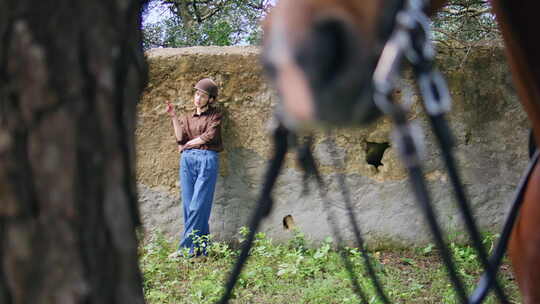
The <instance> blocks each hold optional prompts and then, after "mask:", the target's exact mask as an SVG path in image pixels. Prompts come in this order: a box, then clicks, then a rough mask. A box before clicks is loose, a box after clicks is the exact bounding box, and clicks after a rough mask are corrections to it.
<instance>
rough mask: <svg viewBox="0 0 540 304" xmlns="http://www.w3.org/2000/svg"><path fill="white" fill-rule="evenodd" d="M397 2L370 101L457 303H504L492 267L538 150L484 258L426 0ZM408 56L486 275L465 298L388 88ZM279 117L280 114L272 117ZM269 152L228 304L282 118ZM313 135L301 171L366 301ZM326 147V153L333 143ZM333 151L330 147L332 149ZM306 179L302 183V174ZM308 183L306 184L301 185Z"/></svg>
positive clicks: (403, 118)
mask: <svg viewBox="0 0 540 304" xmlns="http://www.w3.org/2000/svg"><path fill="white" fill-rule="evenodd" d="M401 3H402V4H403V3H404V5H401V6H400V8H399V9H398V10H397V11H396V13H395V17H394V18H395V22H392V23H393V30H392V31H391V35H390V37H389V39H388V40H387V42H386V44H385V45H384V47H383V50H382V53H381V56H380V58H379V61H378V63H377V66H376V69H375V72H374V75H373V84H374V88H375V93H374V102H375V104H376V105H377V106H378V108H379V109H380V110H381V112H382V113H384V114H386V115H388V116H390V117H391V118H392V120H393V122H394V124H395V129H394V131H393V139H394V143H395V144H396V146H397V148H398V152H399V154H400V156H401V158H402V160H403V163H404V166H405V168H406V170H407V172H408V175H409V181H410V183H411V187H412V190H413V192H414V194H415V196H416V198H417V202H418V204H419V206H420V208H421V210H422V211H423V213H424V216H425V218H426V220H427V222H428V225H429V227H430V230H431V232H432V234H433V238H434V241H435V243H436V245H437V247H438V249H439V252H440V255H441V257H442V260H443V262H444V264H445V266H446V269H447V271H448V275H449V278H450V280H451V281H452V284H453V286H454V288H455V290H456V293H457V296H458V298H459V301H460V302H461V303H466V304H476V303H482V302H483V300H484V299H485V297H486V295H487V294H488V292H489V291H490V290H491V289H494V291H495V294H496V296H497V298H498V299H499V301H500V302H501V303H509V302H508V300H507V298H506V295H505V294H504V291H503V290H502V288H501V286H500V284H499V283H498V282H497V279H496V276H497V270H498V267H499V266H500V264H501V260H502V257H503V256H504V253H505V251H506V247H507V244H508V240H509V238H510V234H511V230H512V227H513V224H514V222H515V220H516V218H517V215H518V212H519V208H520V206H521V202H522V198H523V193H524V190H525V187H526V185H527V182H528V179H529V177H530V174H531V172H532V169H533V168H534V166H535V165H536V163H537V161H538V157H539V153H538V152H536V153H535V155H534V156H533V158H532V159H531V163H530V164H529V167H528V168H527V170H526V171H525V174H524V176H523V178H522V180H521V182H520V184H519V187H518V189H517V191H516V194H515V196H514V200H513V203H512V209H511V211H510V213H509V215H508V217H507V219H506V222H505V224H504V228H503V231H502V233H501V237H500V239H499V242H498V243H497V247H496V248H495V250H494V252H493V254H492V255H491V256H489V257H488V254H487V252H486V250H485V248H484V246H483V245H482V241H481V237H480V233H479V230H478V228H477V225H476V223H475V220H474V218H473V215H472V211H471V208H470V204H469V202H468V200H467V197H466V194H465V191H464V187H463V186H462V183H461V181H460V177H459V174H458V171H457V167H456V163H455V160H454V157H453V154H452V149H453V147H454V140H453V136H452V133H451V130H450V128H449V127H448V123H447V121H446V119H445V114H446V113H447V112H448V111H449V110H450V104H451V101H450V94H449V91H448V88H447V85H446V81H445V80H444V78H443V76H442V75H441V73H440V72H439V71H438V70H437V69H436V68H435V67H434V56H435V51H434V49H433V45H432V42H431V39H430V31H429V21H430V20H429V18H428V17H427V16H426V15H425V13H424V11H425V8H426V1H424V0H403V1H401ZM404 59H405V60H406V61H407V62H408V63H409V64H410V65H411V66H412V68H413V71H414V75H415V77H416V79H417V82H418V87H419V89H420V93H421V96H422V101H423V107H424V109H425V111H426V113H427V115H428V117H429V121H430V124H431V128H432V130H433V132H434V134H435V136H436V138H437V143H438V145H439V148H440V150H441V153H442V157H443V160H444V163H445V165H446V168H447V171H448V176H449V178H450V179H449V180H450V182H451V184H452V188H453V193H454V196H455V199H456V201H457V203H458V205H459V207H460V208H459V209H460V212H461V214H462V217H463V220H464V222H465V227H466V229H467V231H468V233H469V235H470V237H471V240H472V244H473V247H474V248H475V250H476V252H477V254H478V257H479V259H480V263H481V264H482V266H483V267H484V270H485V273H484V274H483V275H482V277H481V279H480V282H479V283H478V285H477V287H476V288H475V290H474V292H473V293H472V295H471V296H470V297H469V296H467V291H466V289H465V287H464V284H463V282H462V281H461V279H460V278H459V276H458V272H457V270H456V267H455V264H454V261H453V258H452V254H451V252H450V250H449V248H448V246H447V245H446V242H445V240H444V237H443V234H442V231H441V229H440V225H439V223H438V221H437V218H436V215H435V211H434V210H433V204H432V202H431V198H430V194H429V191H428V189H427V186H426V180H425V178H424V174H423V168H422V160H423V153H422V152H423V143H422V137H421V136H420V135H419V134H420V128H419V127H418V126H416V125H414V124H411V123H409V121H408V119H407V113H408V109H407V108H406V107H405V106H403V105H401V104H398V103H395V102H394V101H393V100H392V98H391V95H392V91H393V90H394V88H395V82H396V79H397V78H398V77H399V76H400V74H401V71H402V67H403V66H402V61H403V60H404ZM278 121H279V118H278ZM272 137H273V144H274V155H273V157H272V158H271V160H270V164H269V166H268V168H267V171H266V174H265V179H264V184H263V187H262V190H261V193H260V197H259V200H258V202H257V205H256V209H255V211H254V213H253V215H252V218H251V220H250V222H249V234H248V236H247V238H246V240H245V241H244V242H243V243H242V247H241V251H240V255H239V256H238V259H237V261H236V264H235V266H234V268H233V269H232V271H231V273H230V275H229V279H228V281H227V284H226V286H225V292H224V294H223V296H222V298H221V299H220V301H219V302H218V303H220V304H226V303H228V301H229V299H230V298H231V296H232V291H233V289H234V286H235V284H236V282H237V280H238V278H239V276H240V273H241V271H242V268H243V266H244V264H245V263H246V261H247V259H248V257H249V251H250V250H251V248H252V243H253V240H254V237H255V233H256V231H257V229H258V227H259V224H260V222H261V221H262V219H264V218H265V217H267V216H268V215H269V214H270V212H271V210H272V206H273V200H272V197H271V192H272V189H273V187H274V186H275V182H276V180H277V177H278V175H279V171H280V170H281V168H282V165H283V163H284V159H285V155H286V153H287V151H288V149H289V146H290V145H293V146H294V145H296V142H297V138H296V135H295V134H294V133H293V132H291V131H290V130H288V129H287V128H285V127H284V126H283V125H282V124H278V125H277V126H276V127H275V128H274V130H273V134H272ZM310 145H311V138H309V139H308V140H307V143H306V144H305V145H304V146H301V147H299V148H298V156H299V163H300V165H301V167H302V169H303V170H304V171H305V174H306V176H307V177H310V176H311V177H313V178H314V179H315V181H316V182H317V185H318V188H319V195H320V196H321V198H322V199H323V201H324V210H325V212H326V213H327V220H328V222H329V224H330V228H331V229H332V232H333V234H334V235H335V236H336V240H337V243H338V249H341V250H340V251H341V252H342V254H341V257H342V259H343V263H344V265H345V268H346V269H347V271H348V273H349V276H350V279H351V282H352V286H353V291H354V292H355V294H356V295H357V296H358V297H359V298H360V300H361V301H362V302H364V303H367V302H368V301H367V298H366V295H365V293H364V292H363V290H362V288H361V287H360V285H361V284H359V282H358V277H357V275H356V273H355V272H354V270H353V265H352V262H351V261H350V260H349V257H348V256H347V253H346V252H345V251H344V250H342V249H343V247H342V243H343V238H342V236H341V234H340V229H339V227H338V225H337V224H336V222H335V217H334V214H333V212H332V211H331V210H330V208H329V207H330V205H331V203H330V201H329V199H328V196H327V191H326V186H325V184H324V182H323V180H322V177H321V175H320V173H319V171H318V169H317V167H316V164H315V160H314V159H313V156H312V154H311V149H310ZM328 148H329V149H330V150H331V152H332V149H333V147H332V145H330V144H329V146H328ZM334 152H335V151H334ZM307 177H306V178H305V179H304V183H306V179H307ZM338 179H339V180H338V184H339V185H340V190H341V192H342V195H343V198H344V202H345V207H346V210H347V213H348V217H349V222H350V224H351V226H352V227H353V232H354V236H355V239H356V245H357V246H358V248H359V249H360V251H361V253H362V256H363V259H364V265H365V267H366V269H367V271H368V274H369V277H370V278H371V280H372V282H373V285H374V287H375V290H376V292H377V295H378V297H379V299H380V300H381V301H382V302H383V303H385V304H386V303H390V301H389V300H388V298H387V296H386V295H385V293H384V290H383V288H382V285H381V284H380V280H379V279H378V278H377V276H376V274H375V271H374V269H373V267H372V264H371V262H370V258H369V256H368V254H367V250H365V246H364V241H363V238H362V235H361V232H360V229H359V226H358V223H357V221H356V217H355V214H354V212H353V209H354V208H353V206H352V203H351V200H350V194H349V192H348V189H347V187H346V184H345V180H344V178H343V176H341V175H338ZM304 187H306V184H304Z"/></svg>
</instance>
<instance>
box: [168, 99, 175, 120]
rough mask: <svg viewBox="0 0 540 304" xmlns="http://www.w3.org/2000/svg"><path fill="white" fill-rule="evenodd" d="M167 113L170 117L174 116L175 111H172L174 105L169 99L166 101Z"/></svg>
mask: <svg viewBox="0 0 540 304" xmlns="http://www.w3.org/2000/svg"><path fill="white" fill-rule="evenodd" d="M167 113H169V115H170V116H171V117H176V112H175V111H174V106H173V105H172V104H171V102H170V101H167Z"/></svg>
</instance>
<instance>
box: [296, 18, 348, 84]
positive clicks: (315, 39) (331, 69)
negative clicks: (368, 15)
mask: <svg viewBox="0 0 540 304" xmlns="http://www.w3.org/2000/svg"><path fill="white" fill-rule="evenodd" d="M312 33H313V34H312V36H311V38H310V40H309V41H308V43H306V44H305V45H304V47H303V48H302V49H301V50H300V51H299V52H298V54H297V60H298V64H299V65H300V66H301V67H302V68H303V69H304V70H305V72H306V74H307V75H309V77H310V78H311V79H312V81H313V85H317V86H321V85H322V86H324V85H327V84H328V82H331V81H332V80H334V79H335V78H336V77H337V76H338V75H339V73H340V71H341V70H342V69H343V68H344V67H345V66H346V65H347V59H348V54H349V52H350V50H349V40H348V39H347V38H348V36H349V35H348V29H347V26H346V24H345V23H344V22H342V21H340V20H336V19H331V20H324V21H320V22H318V23H316V24H315V25H314V28H313V32H312Z"/></svg>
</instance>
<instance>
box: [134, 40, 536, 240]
mask: <svg viewBox="0 0 540 304" xmlns="http://www.w3.org/2000/svg"><path fill="white" fill-rule="evenodd" d="M258 53H259V50H258V49H257V48H253V47H219V48H218V47H205V48H183V49H155V50H151V51H149V52H148V53H147V56H148V61H149V64H150V79H149V85H148V87H147V89H146V91H145V94H144V96H143V98H142V100H141V102H140V104H139V121H138V127H137V157H138V161H137V179H138V183H139V189H140V192H139V194H140V204H141V205H140V206H141V214H142V217H143V222H144V223H145V227H146V228H147V230H148V231H151V232H155V231H161V232H163V233H165V235H166V236H168V237H171V238H173V237H177V236H178V235H179V233H180V231H181V229H182V219H181V208H180V203H179V201H178V199H177V198H178V192H179V188H178V183H177V175H178V159H179V155H178V153H177V148H176V144H175V139H174V135H173V130H172V126H171V123H170V119H169V118H168V116H167V114H166V113H165V109H166V106H165V101H166V100H170V101H171V102H173V103H174V104H175V105H176V106H177V111H178V112H185V111H191V110H192V109H193V106H192V94H193V91H192V87H193V85H194V83H196V81H197V80H198V79H200V78H202V77H205V76H209V77H212V78H213V79H215V80H216V82H217V83H218V85H219V87H220V96H219V104H220V107H221V108H222V109H223V111H224V112H225V120H224V123H223V136H224V141H225V151H224V152H223V153H221V156H220V159H221V160H220V161H221V163H220V176H219V180H218V185H217V190H216V196H215V201H214V207H213V211H212V218H211V231H212V233H213V234H214V235H215V236H216V237H217V238H218V239H223V240H233V239H235V238H236V237H237V231H238V229H239V227H241V226H242V225H245V224H246V223H247V220H248V219H249V217H250V215H251V213H252V212H253V210H254V208H255V201H256V196H257V194H258V192H259V188H260V185H261V179H262V176H263V173H264V169H265V166H266V164H267V159H268V157H269V155H270V152H271V146H270V141H269V138H268V134H267V129H268V125H269V123H270V120H271V117H272V108H273V106H274V105H275V103H276V97H275V96H274V92H273V90H272V89H271V88H269V86H268V85H267V83H266V82H265V79H264V77H263V76H262V71H261V67H260V65H259V61H258ZM440 57H441V58H439V67H440V69H441V70H442V71H443V72H444V74H445V76H446V77H447V80H448V82H449V86H450V91H451V94H452V97H453V108H452V112H451V114H450V115H449V119H450V124H451V126H452V128H453V131H454V135H455V137H456V141H457V147H456V151H455V155H456V157H457V159H458V162H459V167H460V169H461V173H462V177H463V181H464V184H465V185H466V190H467V192H468V194H469V196H470V199H471V202H472V206H473V209H474V212H475V214H476V216H477V219H478V222H479V223H480V225H481V227H482V228H483V229H484V230H488V231H493V232H497V231H498V230H499V229H500V226H501V224H502V222H503V220H504V216H505V214H506V212H507V210H508V208H509V205H508V201H509V200H510V198H511V197H512V194H513V191H514V188H515V186H516V184H517V183H518V180H519V177H520V175H521V172H522V171H523V169H524V168H525V166H526V163H527V151H526V143H527V132H528V131H527V130H528V122H527V120H526V116H525V114H524V113H523V111H522V109H521V107H520V105H519V103H518V101H517V98H516V95H515V91H514V89H513V87H512V83H511V76H510V74H509V72H508V69H507V66H506V64H505V60H504V55H503V52H502V50H500V49H497V48H495V49H481V50H477V51H475V52H473V53H469V54H468V55H467V57H463V56H456V55H453V54H449V55H443V56H440ZM412 86H413V83H412V82H411V80H410V77H408V78H406V79H405V80H403V87H405V88H411V87H412ZM409 91H413V90H412V89H411V90H409ZM416 99H417V97H416V96H414V95H413V101H414V104H413V106H412V113H411V120H414V121H416V122H417V123H418V124H419V125H420V127H421V129H422V130H424V139H425V144H426V154H427V157H426V160H425V174H426V177H427V180H428V181H429V185H430V189H431V191H432V197H433V201H434V203H435V205H436V208H437V210H438V212H439V219H440V221H441V222H442V223H443V227H444V229H446V230H447V231H451V232H459V231H462V230H463V228H462V224H461V220H460V216H459V213H458V210H457V209H456V205H455V203H454V201H453V199H452V194H451V192H450V186H449V182H448V180H447V176H446V174H445V170H444V166H443V164H442V163H441V161H440V152H439V151H438V149H437V147H436V145H435V143H434V138H433V135H432V134H431V132H430V130H429V125H428V124H427V121H426V118H425V116H424V114H423V111H422V109H421V107H420V106H419V105H418V103H417V100H416ZM391 129H392V126H391V124H390V122H389V121H388V119H382V120H379V121H378V122H377V123H375V124H373V125H371V126H369V127H368V128H364V129H357V128H350V129H337V130H333V131H332V132H331V133H330V134H329V133H327V132H326V131H324V130H319V131H318V132H317V136H316V140H315V156H316V157H317V159H318V162H319V165H320V167H321V170H322V172H323V173H324V178H325V180H326V181H327V183H328V184H329V186H328V187H329V190H330V191H329V195H330V197H331V201H332V207H331V208H332V210H333V211H334V213H335V214H336V218H337V219H338V222H339V224H340V226H341V227H342V231H343V234H344V235H345V239H347V240H352V239H353V237H352V232H351V230H350V228H349V226H350V225H348V222H347V215H346V212H345V210H344V204H343V198H342V196H341V194H340V190H339V189H340V188H339V186H340V183H339V182H338V177H339V176H343V177H344V179H345V181H346V184H347V186H348V187H349V189H350V193H351V195H352V201H353V204H354V206H355V208H356V210H357V214H356V215H357V218H358V220H359V223H360V227H361V229H362V231H363V232H364V233H365V235H366V239H367V240H368V242H369V243H371V246H379V245H380V246H387V245H393V246H395V245H398V246H406V245H410V244H422V243H425V242H427V241H430V235H429V232H428V230H427V227H426V225H425V223H424V220H423V218H422V216H421V212H420V211H419V209H418V208H417V205H416V201H415V199H414V197H413V195H412V193H411V191H409V187H408V186H409V185H408V182H407V178H406V175H405V173H404V171H403V169H402V168H401V166H400V161H399V160H398V159H397V155H396V151H395V149H394V147H393V144H392V142H391V141H390V140H389V134H390V131H391ZM332 144H335V151H334V152H331V151H330V149H329V145H332ZM385 148H386V149H385ZM377 154H380V156H382V159H380V163H381V164H380V165H378V164H377V162H378V161H379V158H380V157H379V158H378V157H377V156H378V155H377ZM377 165H378V166H377ZM309 186H310V187H308V188H310V189H311V191H309V192H308V193H307V194H306V195H302V192H303V191H302V190H303V183H302V173H301V172H300V170H299V169H298V166H297V164H296V162H295V155H294V154H292V153H291V155H289V156H288V159H287V163H286V166H285V168H284V170H283V173H282V175H281V176H280V178H279V180H278V183H277V187H276V189H275V192H274V198H275V207H274V210H273V212H272V214H271V216H270V217H269V218H268V219H267V220H265V222H264V223H263V227H262V230H263V231H265V232H266V233H267V234H268V235H269V236H270V237H271V238H273V239H275V240H285V239H288V238H289V237H290V235H291V232H290V230H287V229H285V228H284V225H283V219H284V217H286V216H287V215H290V216H291V217H292V219H293V220H294V224H295V226H296V227H297V228H298V229H300V230H302V231H303V232H304V233H305V234H306V235H307V236H308V237H309V238H311V239H313V240H315V241H319V240H323V239H324V238H325V237H326V236H329V235H331V232H330V228H329V225H328V223H327V220H326V213H325V212H324V210H323V207H324V206H323V205H322V204H323V202H322V200H321V198H320V197H319V196H318V194H317V191H316V188H315V186H314V185H313V184H310V185H309Z"/></svg>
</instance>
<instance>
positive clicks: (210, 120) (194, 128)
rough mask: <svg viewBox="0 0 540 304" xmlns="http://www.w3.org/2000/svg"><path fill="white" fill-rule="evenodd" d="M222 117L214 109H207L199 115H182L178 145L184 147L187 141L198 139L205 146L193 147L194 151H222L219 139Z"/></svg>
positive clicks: (221, 143) (221, 142)
mask: <svg viewBox="0 0 540 304" xmlns="http://www.w3.org/2000/svg"><path fill="white" fill-rule="evenodd" d="M222 117H223V115H222V113H221V112H220V111H219V110H218V109H216V108H214V107H209V108H208V110H206V111H205V112H203V113H201V115H197V113H196V112H194V113H192V114H186V115H183V116H182V117H181V118H180V127H181V128H182V132H181V136H180V138H179V140H178V144H180V145H184V144H186V143H187V142H188V141H190V140H192V139H194V138H196V137H200V138H201V139H202V140H203V141H204V142H205V144H203V145H200V146H198V147H195V149H201V150H212V151H216V152H221V151H223V141H222V139H221V120H222Z"/></svg>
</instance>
